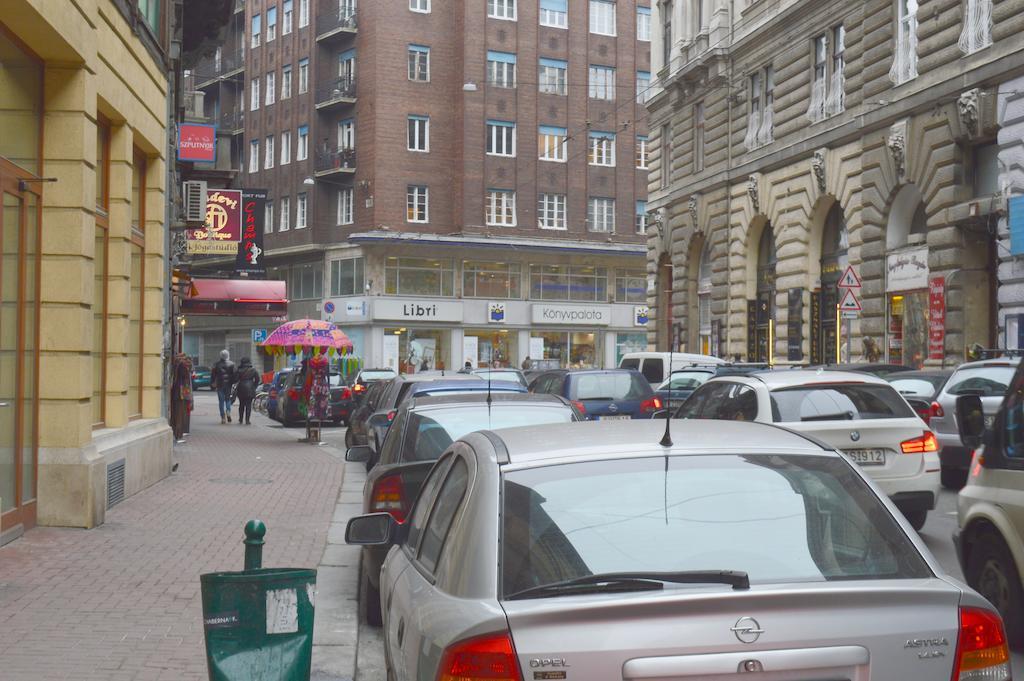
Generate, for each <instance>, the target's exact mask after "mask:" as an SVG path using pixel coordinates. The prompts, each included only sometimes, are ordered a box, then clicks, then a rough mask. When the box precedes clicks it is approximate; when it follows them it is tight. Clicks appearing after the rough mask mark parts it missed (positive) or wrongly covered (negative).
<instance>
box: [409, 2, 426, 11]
mask: <svg viewBox="0 0 1024 681" xmlns="http://www.w3.org/2000/svg"><path fill="white" fill-rule="evenodd" d="M409 9H410V10H412V11H413V12H423V13H427V12H430V0H409Z"/></svg>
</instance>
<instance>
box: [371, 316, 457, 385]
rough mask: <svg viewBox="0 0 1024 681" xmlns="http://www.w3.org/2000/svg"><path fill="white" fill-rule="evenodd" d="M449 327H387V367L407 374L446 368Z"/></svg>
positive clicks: (385, 356) (385, 333) (385, 343)
mask: <svg viewBox="0 0 1024 681" xmlns="http://www.w3.org/2000/svg"><path fill="white" fill-rule="evenodd" d="M450 343H451V331H450V330H448V329H413V328H406V327H399V328H390V329H384V366H385V367H389V368H392V369H395V370H396V371H399V372H401V373H403V374H415V373H419V372H421V371H436V370H440V369H446V368H448V367H447V363H446V361H445V360H446V358H447V357H448V354H449V347H450V346H449V344H450Z"/></svg>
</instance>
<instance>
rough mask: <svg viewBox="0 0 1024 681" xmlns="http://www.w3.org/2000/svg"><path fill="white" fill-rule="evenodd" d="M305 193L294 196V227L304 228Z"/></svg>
mask: <svg viewBox="0 0 1024 681" xmlns="http://www.w3.org/2000/svg"><path fill="white" fill-rule="evenodd" d="M306 208H307V206H306V193H305V192H302V193H301V194H299V195H298V196H296V197H295V229H306Z"/></svg>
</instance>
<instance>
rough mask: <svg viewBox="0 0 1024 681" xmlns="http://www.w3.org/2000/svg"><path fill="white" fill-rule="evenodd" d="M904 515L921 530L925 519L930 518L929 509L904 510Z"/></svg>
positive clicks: (912, 524)
mask: <svg viewBox="0 0 1024 681" xmlns="http://www.w3.org/2000/svg"><path fill="white" fill-rule="evenodd" d="M903 517H904V518H906V519H907V522H908V523H910V526H911V527H913V528H914V529H915V530H917V531H918V532H920V531H921V528H922V527H924V523H925V521H926V520H928V511H903Z"/></svg>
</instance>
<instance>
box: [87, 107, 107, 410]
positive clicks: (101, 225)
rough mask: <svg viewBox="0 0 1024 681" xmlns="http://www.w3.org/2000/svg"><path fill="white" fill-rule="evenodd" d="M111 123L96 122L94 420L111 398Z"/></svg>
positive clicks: (93, 298) (93, 304) (93, 326)
mask: <svg viewBox="0 0 1024 681" xmlns="http://www.w3.org/2000/svg"><path fill="white" fill-rule="evenodd" d="M109 213H110V124H109V123H107V121H106V120H105V119H103V118H100V119H98V120H97V122H96V227H95V235H94V239H95V242H94V243H95V250H94V251H93V260H92V262H93V292H92V301H93V302H92V320H93V323H92V353H91V354H92V422H93V426H94V427H101V426H102V425H103V424H104V422H105V420H106V401H107V351H108V347H107V333H108V328H107V316H108V305H107V289H108V284H109V282H108V281H107V272H108V270H109V267H110V255H109V251H110V239H109V234H110V231H109V230H110V222H109V218H108V216H109Z"/></svg>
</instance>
